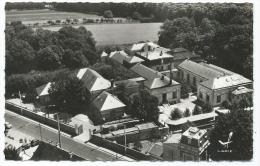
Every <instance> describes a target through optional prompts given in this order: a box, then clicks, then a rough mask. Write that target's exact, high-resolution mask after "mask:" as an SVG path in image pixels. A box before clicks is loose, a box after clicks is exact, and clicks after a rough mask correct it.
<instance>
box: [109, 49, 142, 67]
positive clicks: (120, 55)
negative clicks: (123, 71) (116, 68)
mask: <svg viewBox="0 0 260 166" xmlns="http://www.w3.org/2000/svg"><path fill="white" fill-rule="evenodd" d="M109 58H110V59H113V60H114V61H116V62H118V63H120V64H121V65H130V64H136V63H139V62H143V61H144V60H143V59H141V58H139V57H136V56H129V55H128V54H127V53H126V52H125V51H114V52H111V53H110V55H109Z"/></svg>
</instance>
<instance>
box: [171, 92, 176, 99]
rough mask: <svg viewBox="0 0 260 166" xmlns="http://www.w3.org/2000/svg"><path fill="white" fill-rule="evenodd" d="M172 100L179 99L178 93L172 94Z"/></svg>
mask: <svg viewBox="0 0 260 166" xmlns="http://www.w3.org/2000/svg"><path fill="white" fill-rule="evenodd" d="M172 98H173V99H176V98H177V91H174V92H172Z"/></svg>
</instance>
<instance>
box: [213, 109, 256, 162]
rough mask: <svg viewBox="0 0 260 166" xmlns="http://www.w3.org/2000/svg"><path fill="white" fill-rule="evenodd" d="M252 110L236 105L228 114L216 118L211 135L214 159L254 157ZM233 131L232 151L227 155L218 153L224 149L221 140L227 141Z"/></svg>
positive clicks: (247, 158) (230, 148)
mask: <svg viewBox="0 0 260 166" xmlns="http://www.w3.org/2000/svg"><path fill="white" fill-rule="evenodd" d="M252 115H253V114H252V111H246V110H244V108H241V107H239V106H234V107H233V109H232V110H231V111H230V113H229V114H227V115H222V116H220V117H218V118H217V119H216V123H215V127H214V129H213V130H212V132H211V135H210V143H211V147H210V149H211V157H212V159H214V160H223V159H225V160H250V159H252V157H253V119H252V118H253V117H252ZM230 132H233V136H232V138H231V141H232V143H231V144H230V145H229V150H231V153H225V156H223V155H221V154H220V153H218V150H221V149H223V147H222V146H221V144H220V143H219V140H221V141H223V142H224V141H226V140H227V138H228V135H229V133H230Z"/></svg>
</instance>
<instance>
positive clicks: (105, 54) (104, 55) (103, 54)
mask: <svg viewBox="0 0 260 166" xmlns="http://www.w3.org/2000/svg"><path fill="white" fill-rule="evenodd" d="M107 56H108V54H107V53H106V52H105V51H103V52H102V54H101V55H100V57H107Z"/></svg>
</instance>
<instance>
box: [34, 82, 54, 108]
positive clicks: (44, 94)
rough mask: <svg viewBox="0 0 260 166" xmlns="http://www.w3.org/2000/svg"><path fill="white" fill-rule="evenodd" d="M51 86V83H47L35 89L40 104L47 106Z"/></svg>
mask: <svg viewBox="0 0 260 166" xmlns="http://www.w3.org/2000/svg"><path fill="white" fill-rule="evenodd" d="M51 84H52V83H51V82H48V83H47V84H44V85H42V86H39V87H37V88H36V93H37V96H38V99H39V100H40V103H41V104H43V105H46V104H49V102H50V96H49V90H50V88H51Z"/></svg>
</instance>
